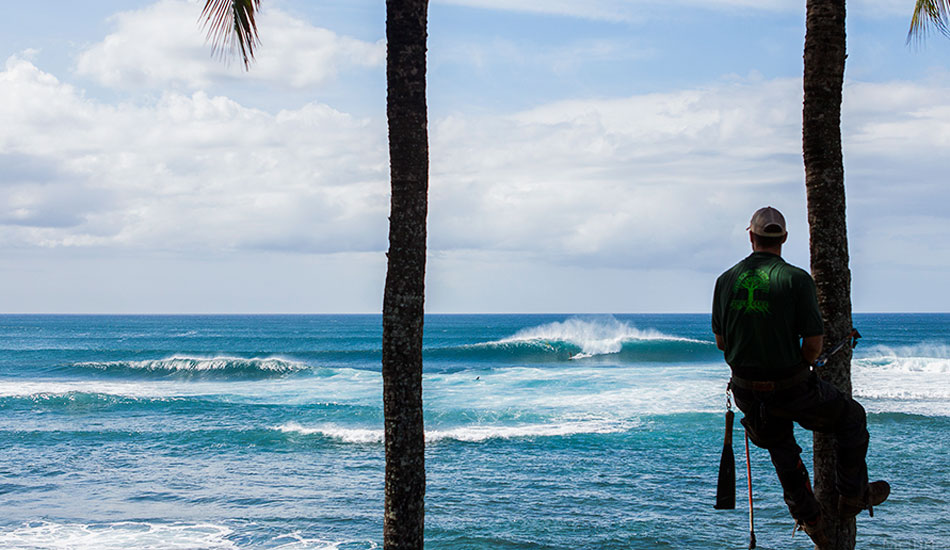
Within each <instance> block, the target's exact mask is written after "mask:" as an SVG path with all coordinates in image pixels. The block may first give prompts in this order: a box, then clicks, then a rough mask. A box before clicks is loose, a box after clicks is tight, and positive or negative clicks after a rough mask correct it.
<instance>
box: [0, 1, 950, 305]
mask: <svg viewBox="0 0 950 550" xmlns="http://www.w3.org/2000/svg"><path fill="white" fill-rule="evenodd" d="M912 4H913V2H912V1H910V0H851V1H850V2H849V6H848V9H849V14H848V21H847V25H848V52H849V57H848V61H847V67H846V75H845V90H844V104H843V108H842V109H843V112H842V131H843V142H844V158H845V180H846V186H847V200H848V224H849V228H848V230H849V242H850V252H851V269H852V277H853V288H852V293H853V302H854V309H855V311H859V312H860V311H864V312H890V311H950V291H947V290H946V283H947V281H950V209H948V208H947V205H948V204H950V186H948V185H946V182H947V172H948V170H947V169H948V167H950V155H948V149H950V39H947V38H946V37H943V36H940V35H932V36H930V37H929V38H928V39H927V40H926V41H925V42H924V43H922V44H918V45H914V44H910V45H908V44H907V43H906V41H905V39H906V33H907V28H908V25H909V20H910V11H911V8H912ZM202 5H203V2H197V1H195V0H158V1H154V0H97V1H96V2H74V1H72V0H69V1H59V0H44V1H39V2H13V3H7V4H5V6H4V11H5V17H4V18H3V19H2V20H0V289H2V290H0V312H5V313H372V312H378V311H379V310H380V308H381V304H382V289H383V283H384V278H385V268H386V266H385V250H386V247H387V223H388V221H387V215H388V208H389V183H388V177H389V174H388V152H387V144H386V136H387V129H386V120H385V97H386V86H385V7H384V2H382V1H381V0H374V1H368V0H329V1H318V0H263V6H262V12H261V14H260V17H259V30H260V35H261V45H260V48H259V50H258V55H257V60H256V62H255V63H254V64H253V65H252V67H251V68H250V70H249V71H247V72H245V71H244V70H243V66H242V65H241V63H240V62H238V61H237V60H231V61H230V62H226V61H223V60H221V59H219V58H215V57H212V55H211V48H210V46H209V45H208V44H207V43H206V41H205V32H204V30H203V29H202V27H201V25H200V23H199V15H200V11H201V7H202ZM804 20H805V14H804V2H801V1H798V2H793V1H790V0H703V1H699V0H587V1H585V2H576V1H573V0H431V2H430V6H429V51H428V90H427V93H428V106H429V140H430V150H429V155H430V163H431V164H430V193H429V196H430V204H429V219H428V227H429V240H428V246H429V259H428V263H427V297H426V307H427V311H428V312H432V313H483V312H499V313H505V312H551V313H625V312H629V313H637V312H706V311H708V309H709V307H710V303H711V295H712V287H713V283H714V280H715V278H716V276H717V275H718V274H719V273H720V272H722V271H723V270H725V269H726V268H728V267H729V266H731V265H732V264H734V263H735V262H736V261H738V260H739V259H741V258H742V257H744V256H745V255H746V254H748V252H749V242H748V234H747V232H746V227H747V226H748V221H749V218H750V216H751V214H752V212H753V211H754V210H755V209H757V208H759V207H761V206H765V205H772V206H774V207H776V208H778V209H780V210H781V211H782V212H783V213H784V214H785V216H786V218H787V220H788V226H789V241H788V243H787V245H786V248H785V251H784V255H785V257H786V259H788V260H789V261H790V262H791V263H794V264H796V265H799V266H802V267H805V268H806V269H807V267H808V245H807V241H808V237H807V218H806V211H805V191H804V169H803V165H802V158H801V101H802V92H801V73H802V46H803V41H804V32H805V30H804Z"/></svg>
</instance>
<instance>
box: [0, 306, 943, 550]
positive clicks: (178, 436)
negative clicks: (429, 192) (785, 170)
mask: <svg viewBox="0 0 950 550" xmlns="http://www.w3.org/2000/svg"><path fill="white" fill-rule="evenodd" d="M855 324H856V326H857V328H858V329H859V330H860V331H861V332H862V334H863V335H864V339H863V340H862V342H861V344H860V345H859V346H858V348H857V349H856V350H855V353H856V355H855V362H854V375H853V379H854V386H855V395H856V396H857V397H858V399H859V400H860V401H861V402H862V403H863V404H864V405H865V406H866V408H867V409H868V411H869V413H870V415H869V425H870V431H871V437H872V440H871V452H870V457H869V464H870V470H871V475H872V477H883V478H886V479H888V480H890V481H891V483H892V485H893V487H894V490H893V493H892V496H891V498H890V500H889V501H888V502H887V504H886V505H884V506H882V507H880V508H879V509H877V510H876V514H875V518H874V519H870V518H868V517H867V516H866V515H864V516H862V517H860V518H859V522H858V530H859V535H858V536H859V547H860V548H879V549H883V548H895V549H896V548H926V549H937V548H947V547H950V522H948V521H947V518H948V517H950V497H948V495H950V464H948V460H947V456H948V451H950V438H948V437H947V435H948V434H950V315H892V314H891V315H858V316H856V318H855ZM380 332H381V329H380V318H379V316H187V317H176V316H9V315H7V316H0V548H4V549H6V548H17V549H21V548H22V549H27V548H29V549H34V548H96V549H99V548H102V549H112V548H116V549H118V548H155V549H159V548H161V549H164V548H188V549H212V548H213V549H219V548H221V549H227V548H282V549H327V550H329V549H339V550H356V549H369V548H377V547H380V546H381V538H382V536H381V531H382V525H381V517H382V496H383V494H382V491H383V485H382V484H383V481H382V480H383V446H382V407H381V393H382V383H381V379H380V374H379V370H380V369H379V360H380V351H379V349H380V346H379V340H380ZM425 359H426V365H425V378H424V384H425V389H424V392H425V399H426V431H427V440H428V444H427V467H428V492H427V515H426V528H427V541H428V542H427V547H428V548H433V549H460V550H461V549H568V548H570V549H577V548H590V549H614V548H616V549H621V548H623V549H639V548H644V549H646V548H690V549H694V548H695V549H721V548H737V549H738V548H746V547H747V544H748V538H747V537H748V525H747V522H748V519H747V517H746V515H745V510H744V507H745V501H744V494H745V482H744V476H741V475H740V476H739V482H738V485H739V487H738V489H739V495H738V499H737V500H738V504H739V506H738V509H737V510H735V511H715V510H713V508H712V504H713V502H714V495H715V480H716V472H717V467H718V460H719V453H720V451H721V445H722V443H721V441H722V409H723V406H724V396H723V390H724V386H725V380H726V378H727V367H726V366H725V364H724V363H723V362H722V359H721V355H720V354H719V352H718V351H717V350H716V348H715V345H714V344H713V342H712V337H711V334H710V333H709V317H708V315H614V316H573V315H446V316H440V315H431V316H428V317H427V320H426V352H425ZM798 435H799V442H800V443H801V444H802V446H803V447H805V448H806V453H808V452H810V447H811V444H810V436H809V434H808V433H807V432H804V431H800V432H799V433H798ZM740 443H741V439H740V440H737V441H736V446H735V451H736V454H737V456H739V457H740V464H739V466H740V468H739V470H740V474H741V472H742V470H743V469H744V468H743V466H742V463H741V456H742V454H743V453H742V448H741V446H740ZM809 461H810V455H809V456H807V457H806V463H809ZM753 472H754V476H755V507H756V534H757V538H758V542H759V547H761V548H766V549H768V548H773V549H780V548H781V549H787V548H810V547H811V546H810V545H809V544H808V541H807V539H806V538H805V537H803V536H802V535H797V536H796V537H794V538H792V537H791V532H792V523H791V520H790V519H789V518H788V516H787V512H786V510H785V507H784V503H783V502H782V497H781V491H780V489H779V487H778V484H777V481H776V480H775V475H774V472H773V471H772V470H771V466H770V463H769V460H768V456H767V453H765V452H764V451H761V450H759V449H753Z"/></svg>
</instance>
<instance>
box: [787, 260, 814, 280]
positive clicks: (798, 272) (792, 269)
mask: <svg viewBox="0 0 950 550" xmlns="http://www.w3.org/2000/svg"><path fill="white" fill-rule="evenodd" d="M782 263H783V264H784V265H783V268H784V269H785V270H786V272H788V274H789V275H790V276H792V277H793V278H796V279H807V280H809V281H810V280H811V273H809V272H807V271H805V270H804V269H802V268H800V267H798V266H797V265H793V264H790V263H788V262H786V261H784V260H782Z"/></svg>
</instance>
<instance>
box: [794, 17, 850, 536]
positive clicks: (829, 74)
mask: <svg viewBox="0 0 950 550" xmlns="http://www.w3.org/2000/svg"><path fill="white" fill-rule="evenodd" d="M806 17H807V19H806V34H805V74H804V88H805V101H804V111H803V116H802V146H803V152H804V160H805V188H806V192H807V196H808V225H809V237H810V248H811V272H812V276H813V277H814V278H815V284H816V285H817V287H818V303H819V306H820V307H821V314H822V317H823V318H824V321H825V342H826V343H827V344H828V345H830V344H832V343H834V342H838V341H840V340H841V339H842V338H844V337H845V336H846V335H847V334H848V333H849V332H850V330H851V326H852V325H851V271H850V269H849V267H848V234H847V221H846V217H845V188H844V167H843V164H842V158H841V88H842V85H843V82H844V64H845V58H846V57H847V56H846V50H845V0H807V16H806ZM819 374H820V376H821V377H822V378H823V379H825V380H827V381H829V382H831V383H832V384H834V385H835V386H837V387H838V388H839V389H841V390H842V391H844V392H846V393H847V394H848V395H851V350H850V348H848V349H843V350H842V351H841V352H839V353H838V354H837V355H835V356H834V357H832V358H831V360H829V361H828V363H827V364H826V365H825V367H824V368H823V369H821V370H820V371H819ZM814 442H815V450H814V455H815V459H814V460H815V466H814V470H815V494H816V496H817V497H818V501H819V502H820V503H821V506H822V509H823V510H824V517H825V519H826V522H827V523H828V525H829V530H828V538H829V539H830V540H831V541H832V543H831V546H829V547H828V548H827V549H825V548H822V549H821V550H831V549H834V550H844V549H848V550H850V549H853V548H854V543H855V534H856V533H855V522H854V520H853V519H852V520H847V521H838V519H837V514H836V510H837V501H838V493H837V490H836V489H835V455H834V440H833V439H832V438H831V437H830V436H828V435H824V434H818V433H816V434H815V436H814Z"/></svg>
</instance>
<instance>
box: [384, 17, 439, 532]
mask: <svg viewBox="0 0 950 550" xmlns="http://www.w3.org/2000/svg"><path fill="white" fill-rule="evenodd" d="M427 10H428V0H387V2H386V39H387V53H386V81H387V98H386V108H387V117H388V120H389V162H390V171H391V180H392V202H391V211H390V218H389V253H388V254H387V256H388V258H389V265H388V267H387V270H386V290H385V294H384V297H383V410H384V414H385V417H386V421H385V434H386V436H385V437H386V503H385V515H384V520H383V547H384V548H385V549H386V550H421V549H422V548H423V544H424V543H423V525H424V501H425V435H424V431H423V421H422V326H423V315H424V309H423V302H424V298H425V263H426V212H427V208H428V206H427V192H428V185H429V141H428V132H427V128H426V124H427V123H426V22H427V18H428V16H427Z"/></svg>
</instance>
